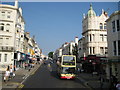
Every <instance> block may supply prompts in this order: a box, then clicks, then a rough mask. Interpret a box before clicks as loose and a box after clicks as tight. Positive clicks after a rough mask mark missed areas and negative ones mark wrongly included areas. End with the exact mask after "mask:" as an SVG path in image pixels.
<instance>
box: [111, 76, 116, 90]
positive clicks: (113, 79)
mask: <svg viewBox="0 0 120 90" xmlns="http://www.w3.org/2000/svg"><path fill="white" fill-rule="evenodd" d="M116 84H117V78H116V77H115V76H113V75H112V76H111V88H112V89H113V90H115V89H116Z"/></svg>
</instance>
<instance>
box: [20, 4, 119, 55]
mask: <svg viewBox="0 0 120 90" xmlns="http://www.w3.org/2000/svg"><path fill="white" fill-rule="evenodd" d="M90 4H91V2H19V7H21V8H22V9H23V18H24V20H25V31H26V32H30V36H31V37H32V36H33V35H35V40H36V42H37V44H38V45H39V47H40V48H41V49H42V52H43V54H45V55H48V53H49V52H51V51H53V52H54V51H55V50H56V49H58V48H60V47H61V45H62V44H64V43H65V42H71V41H74V38H75V37H76V36H77V37H78V38H79V39H80V38H81V36H82V35H81V33H82V20H83V14H85V15H86V14H87V12H88V10H89V8H90ZM92 7H93V9H94V11H95V12H96V15H97V16H99V15H100V14H101V12H102V9H104V10H105V11H107V10H108V15H110V14H112V13H113V12H114V11H116V10H118V3H117V2H92Z"/></svg>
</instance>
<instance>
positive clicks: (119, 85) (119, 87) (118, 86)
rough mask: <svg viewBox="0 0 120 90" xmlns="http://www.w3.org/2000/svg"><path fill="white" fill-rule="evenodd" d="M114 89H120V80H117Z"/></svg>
mask: <svg viewBox="0 0 120 90" xmlns="http://www.w3.org/2000/svg"><path fill="white" fill-rule="evenodd" d="M116 89H117V90H120V81H118V83H117V84H116Z"/></svg>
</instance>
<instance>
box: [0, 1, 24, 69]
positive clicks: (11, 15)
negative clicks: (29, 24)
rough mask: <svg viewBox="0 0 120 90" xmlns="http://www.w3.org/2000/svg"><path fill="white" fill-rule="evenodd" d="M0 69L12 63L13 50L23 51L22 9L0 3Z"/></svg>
mask: <svg viewBox="0 0 120 90" xmlns="http://www.w3.org/2000/svg"><path fill="white" fill-rule="evenodd" d="M0 19H1V21H0V69H5V68H6V67H7V65H9V64H14V52H15V51H20V52H23V42H24V26H25V22H24V19H23V16H22V9H21V8H19V7H18V1H17V0H16V1H15V5H14V6H12V5H5V4H1V5H0Z"/></svg>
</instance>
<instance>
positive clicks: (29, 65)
mask: <svg viewBox="0 0 120 90" xmlns="http://www.w3.org/2000/svg"><path fill="white" fill-rule="evenodd" d="M30 70H31V64H30V63H29V64H28V71H30Z"/></svg>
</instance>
